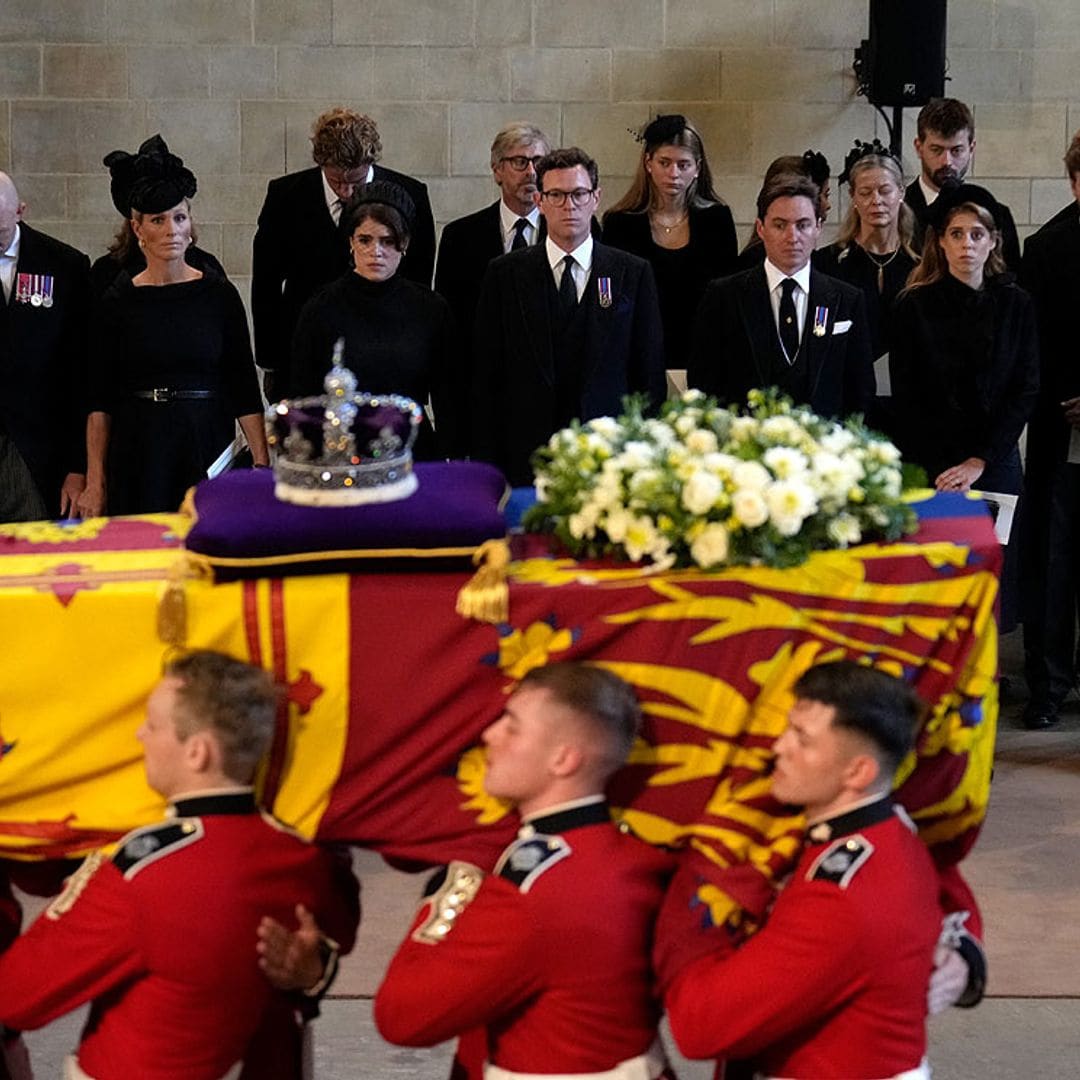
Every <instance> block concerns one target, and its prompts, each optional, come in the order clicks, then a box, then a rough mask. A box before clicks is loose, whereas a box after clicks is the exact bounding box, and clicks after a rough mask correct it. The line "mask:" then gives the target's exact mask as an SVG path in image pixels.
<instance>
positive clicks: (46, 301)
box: [41, 274, 54, 308]
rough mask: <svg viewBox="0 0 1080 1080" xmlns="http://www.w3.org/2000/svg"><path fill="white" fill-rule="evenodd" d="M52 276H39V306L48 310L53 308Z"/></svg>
mask: <svg viewBox="0 0 1080 1080" xmlns="http://www.w3.org/2000/svg"><path fill="white" fill-rule="evenodd" d="M53 280H54V279H53V276H52V274H42V275H41V306H42V307H46V308H50V307H52V306H53Z"/></svg>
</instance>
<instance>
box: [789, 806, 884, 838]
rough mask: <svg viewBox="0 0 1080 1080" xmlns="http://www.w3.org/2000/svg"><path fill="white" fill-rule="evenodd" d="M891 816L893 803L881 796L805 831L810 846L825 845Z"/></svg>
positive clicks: (816, 823) (817, 823) (877, 823)
mask: <svg viewBox="0 0 1080 1080" xmlns="http://www.w3.org/2000/svg"><path fill="white" fill-rule="evenodd" d="M892 816H893V802H892V799H891V798H890V797H889V796H888V795H882V797H881V798H880V799H875V800H874V801H873V802H872V803H868V804H867V805H866V806H857V807H855V809H854V810H847V811H845V812H844V813H843V814H837V815H836V817H831V818H826V819H825V820H824V821H817V822H815V823H814V824H813V825H811V826H810V828H809V829H808V830H807V836H808V837H809V838H810V843H812V844H827V843H828V842H829V841H830V840H835V839H836V837H838V836H848V835H849V834H850V833H855V832H858V831H859V830H860V829H865V828H867V827H868V826H870V825H879V824H880V823H881V822H883V821H888V820H889V818H891V817H892Z"/></svg>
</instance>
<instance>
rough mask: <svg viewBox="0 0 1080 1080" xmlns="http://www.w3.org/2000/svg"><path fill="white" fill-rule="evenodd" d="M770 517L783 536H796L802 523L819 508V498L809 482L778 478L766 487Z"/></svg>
mask: <svg viewBox="0 0 1080 1080" xmlns="http://www.w3.org/2000/svg"><path fill="white" fill-rule="evenodd" d="M765 503H766V505H767V506H768V508H769V519H770V520H771V521H772V523H773V524H774V525H775V526H776V528H777V531H778V532H779V533H780V535H781V536H794V535H795V534H796V533H797V532H798V531H799V529H801V528H802V523H803V522H804V521H805V520H806V518H807V517H809V516H810V515H811V514H812V513H813V512H814V511H815V510H816V509H817V498H816V497H815V495H814V492H813V491H812V489H811V488H810V486H809V485H808V484H804V483H803V482H802V481H799V480H777V481H776V483H775V484H770V485H769V486H768V487H767V488H766V489H765Z"/></svg>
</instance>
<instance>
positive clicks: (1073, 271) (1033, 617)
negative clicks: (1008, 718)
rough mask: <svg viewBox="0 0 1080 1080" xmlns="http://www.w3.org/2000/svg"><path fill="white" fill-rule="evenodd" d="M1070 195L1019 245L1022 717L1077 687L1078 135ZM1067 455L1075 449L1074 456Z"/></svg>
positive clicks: (1040, 717)
mask: <svg viewBox="0 0 1080 1080" xmlns="http://www.w3.org/2000/svg"><path fill="white" fill-rule="evenodd" d="M1065 165H1066V167H1067V168H1068V170H1069V181H1070V183H1071V184H1072V190H1073V194H1074V195H1075V201H1074V202H1073V203H1072V205H1071V206H1069V207H1067V208H1066V212H1065V213H1063V214H1061V215H1059V216H1058V220H1057V221H1056V222H1054V223H1053V224H1049V223H1048V224H1047V225H1046V226H1044V227H1043V228H1041V229H1040V230H1039V231H1038V232H1037V233H1035V235H1034V236H1030V237H1028V240H1027V243H1026V244H1025V245H1024V262H1023V268H1022V271H1021V281H1022V283H1023V285H1024V287H1025V288H1026V289H1028V290H1029V291H1030V293H1031V296H1032V299H1033V300H1034V302H1035V312H1036V318H1037V320H1038V326H1039V353H1040V358H1041V365H1040V372H1039V398H1038V402H1037V404H1036V406H1035V411H1034V412H1033V413H1032V415H1031V419H1030V420H1029V421H1028V436H1027V478H1026V481H1025V484H1024V499H1025V502H1026V504H1027V511H1026V513H1025V515H1024V544H1023V558H1024V563H1023V567H1022V577H1021V581H1022V582H1023V590H1022V591H1023V596H1024V605H1023V620H1024V669H1025V674H1026V676H1027V682H1028V687H1029V689H1030V690H1031V700H1030V701H1029V702H1028V704H1027V706H1026V707H1025V709H1024V715H1023V719H1024V723H1025V725H1026V726H1027V727H1029V728H1033V729H1038V728H1047V727H1052V726H1053V725H1054V724H1056V723H1057V721H1058V709H1059V707H1060V705H1061V702H1062V701H1063V700H1064V698H1065V697H1066V696H1067V695H1068V694H1069V692H1070V691H1071V690H1072V689H1073V688H1074V687H1075V686H1076V680H1077V673H1078V672H1077V662H1076V618H1077V613H1078V611H1080V364H1077V333H1076V312H1077V307H1078V305H1080V132H1078V133H1077V135H1076V136H1075V137H1074V138H1073V141H1072V144H1071V145H1070V146H1069V149H1068V152H1067V153H1066V154H1065ZM1070 451H1071V452H1070Z"/></svg>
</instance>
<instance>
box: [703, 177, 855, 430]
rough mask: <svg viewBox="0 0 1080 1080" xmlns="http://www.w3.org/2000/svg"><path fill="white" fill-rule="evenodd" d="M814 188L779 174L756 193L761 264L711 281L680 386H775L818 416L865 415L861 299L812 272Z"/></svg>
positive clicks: (712, 389) (722, 391) (728, 400)
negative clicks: (683, 382)
mask: <svg viewBox="0 0 1080 1080" xmlns="http://www.w3.org/2000/svg"><path fill="white" fill-rule="evenodd" d="M817 200H818V189H817V188H816V187H815V186H814V185H813V184H812V183H811V182H810V181H809V180H807V179H806V178H805V177H803V176H795V175H790V174H788V175H784V174H781V175H780V176H778V177H775V178H774V179H773V180H771V181H769V183H768V184H767V185H766V186H765V187H764V188H762V190H761V193H760V194H759V195H758V210H757V231H758V235H759V236H760V237H761V239H762V242H763V246H764V249H765V254H766V259H765V262H764V263H763V265H761V266H756V267H753V268H751V269H749V270H744V271H742V272H741V273H738V274H733V275H732V276H730V277H726V278H722V279H721V280H719V281H714V282H713V283H712V284H711V285H710V286H709V288H708V289H707V290H706V293H705V297H704V299H703V300H702V302H701V306H700V308H699V309H698V313H697V320H696V323H695V327H694V342H693V347H692V349H691V353H690V365H689V370H688V372H687V382H688V383H689V385H690V386H692V387H696V388H697V389H699V390H703V391H705V393H707V394H713V395H715V396H716V397H717V398H719V399H720V401H721V402H723V403H724V404H745V402H746V395H747V393H748V392H749V391H750V390H752V389H754V388H755V387H758V388H760V387H768V386H776V387H778V388H779V389H780V390H781V391H783V393H785V394H787V395H789V396H790V397H791V398H792V399H793V400H794V401H796V402H798V403H800V404H804V405H809V406H810V407H811V408H812V409H814V411H815V412H817V413H820V414H821V415H823V416H832V417H843V416H848V415H850V414H852V413H865V412H866V409H867V407H868V406H869V404H870V401H871V399H872V397H873V393H874V382H873V379H874V376H873V369H872V366H871V358H870V339H869V334H868V331H867V320H866V305H865V304H864V303H863V298H862V293H861V292H860V291H859V290H858V289H856V288H854V287H853V286H851V285H845V284H844V283H843V282H842V281H837V280H836V279H835V278H831V277H827V276H826V275H825V274H823V273H821V272H820V271H819V270H815V269H813V267H812V266H811V263H810V256H811V254H812V252H813V250H814V245H815V243H816V242H817V238H818V234H819V233H820V231H821V221H820V219H819V217H818V209H817V206H818V202H817Z"/></svg>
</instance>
